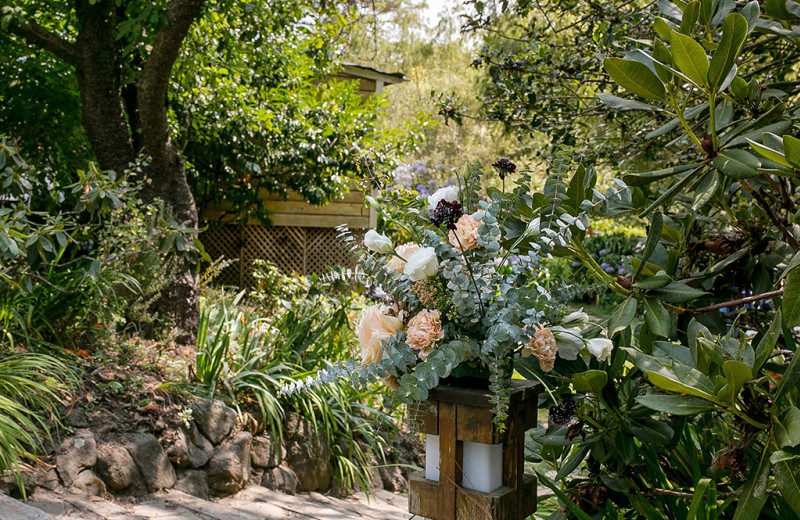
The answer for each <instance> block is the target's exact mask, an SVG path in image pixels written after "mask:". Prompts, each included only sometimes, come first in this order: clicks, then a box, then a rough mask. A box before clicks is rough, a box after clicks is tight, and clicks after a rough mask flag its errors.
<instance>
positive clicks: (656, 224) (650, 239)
mask: <svg viewBox="0 0 800 520" xmlns="http://www.w3.org/2000/svg"><path fill="white" fill-rule="evenodd" d="M663 226H664V215H663V214H661V212H660V211H657V212H655V213H653V218H652V219H651V220H650V229H649V230H648V233H647V241H646V242H645V244H644V251H642V258H641V259H640V260H641V263H640V264H639V267H638V269H636V274H635V275H634V277H633V278H634V280H635V279H636V278H637V277H638V276H639V274H640V273H641V272H642V269H643V268H644V265H645V263H646V262H647V260H648V259H649V258H650V255H652V254H653V251H655V250H656V246H657V245H658V241H659V240H661V229H662V228H663Z"/></svg>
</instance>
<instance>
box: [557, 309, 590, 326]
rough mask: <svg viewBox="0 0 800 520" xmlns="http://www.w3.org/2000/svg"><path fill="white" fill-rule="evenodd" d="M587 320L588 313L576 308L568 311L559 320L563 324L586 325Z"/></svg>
mask: <svg viewBox="0 0 800 520" xmlns="http://www.w3.org/2000/svg"><path fill="white" fill-rule="evenodd" d="M588 321H589V315H588V314H586V313H585V312H583V309H578V310H577V311H574V312H570V313H569V314H567V315H566V316H564V319H562V320H561V323H563V324H564V325H586V323H587V322H588Z"/></svg>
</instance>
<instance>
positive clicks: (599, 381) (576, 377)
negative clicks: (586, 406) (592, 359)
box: [572, 370, 608, 396]
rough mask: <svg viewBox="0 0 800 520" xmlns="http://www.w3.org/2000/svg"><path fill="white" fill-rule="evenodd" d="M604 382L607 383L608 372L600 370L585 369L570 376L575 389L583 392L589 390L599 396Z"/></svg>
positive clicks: (588, 391) (585, 392)
mask: <svg viewBox="0 0 800 520" xmlns="http://www.w3.org/2000/svg"><path fill="white" fill-rule="evenodd" d="M606 383H608V374H606V373H605V372H604V371H602V370H587V371H586V372H581V373H579V374H573V376H572V386H573V387H574V388H575V391H577V392H581V393H584V394H587V393H590V392H591V393H592V394H594V395H597V396H599V395H600V393H601V392H602V391H603V387H604V386H606Z"/></svg>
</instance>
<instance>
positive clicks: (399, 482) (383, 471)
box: [378, 466, 408, 492]
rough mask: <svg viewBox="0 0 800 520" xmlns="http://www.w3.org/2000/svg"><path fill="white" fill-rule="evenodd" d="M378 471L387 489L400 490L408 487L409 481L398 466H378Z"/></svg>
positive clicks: (384, 487)
mask: <svg viewBox="0 0 800 520" xmlns="http://www.w3.org/2000/svg"><path fill="white" fill-rule="evenodd" d="M378 472H379V473H380V477H381V482H382V484H383V489H385V490H386V491H393V492H399V491H403V490H406V489H408V481H406V478H405V477H404V476H403V472H402V470H400V468H399V467H398V466H382V467H380V468H378Z"/></svg>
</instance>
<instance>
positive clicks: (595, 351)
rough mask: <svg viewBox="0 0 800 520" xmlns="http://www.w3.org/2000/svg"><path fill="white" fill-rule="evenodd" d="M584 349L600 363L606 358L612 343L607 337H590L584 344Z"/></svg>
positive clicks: (612, 348)
mask: <svg viewBox="0 0 800 520" xmlns="http://www.w3.org/2000/svg"><path fill="white" fill-rule="evenodd" d="M586 349H587V350H588V351H589V353H590V354H591V355H593V356H594V357H595V358H597V361H600V362H601V363H602V362H603V361H605V360H606V359H608V356H610V355H611V351H612V350H614V343H612V342H611V340H610V339H608V338H592V339H590V340H589V341H588V343H587V344H586Z"/></svg>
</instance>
